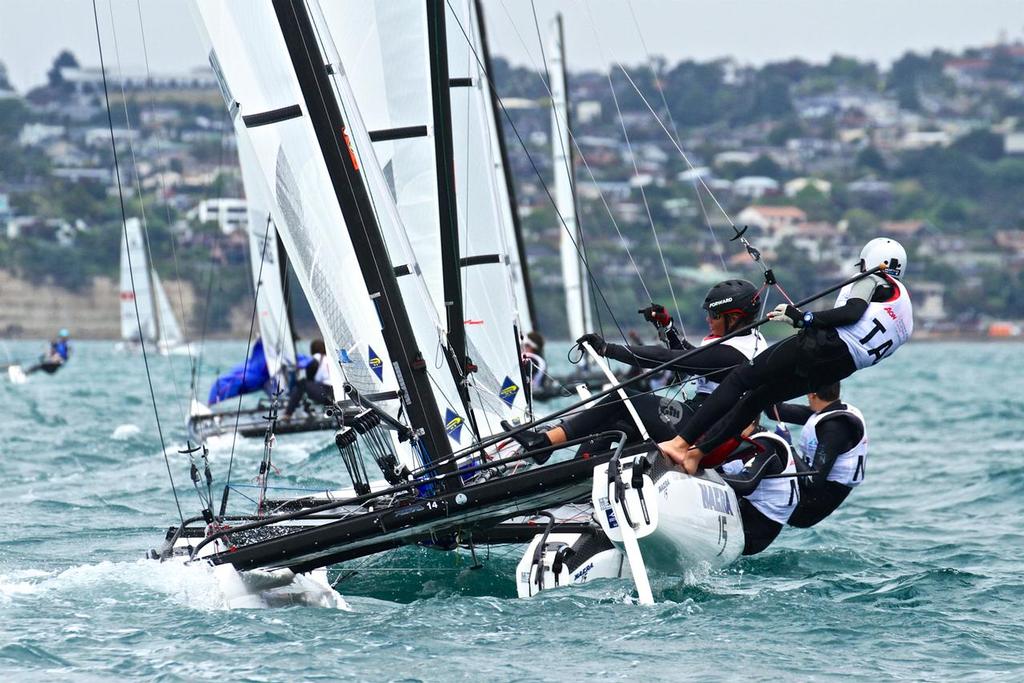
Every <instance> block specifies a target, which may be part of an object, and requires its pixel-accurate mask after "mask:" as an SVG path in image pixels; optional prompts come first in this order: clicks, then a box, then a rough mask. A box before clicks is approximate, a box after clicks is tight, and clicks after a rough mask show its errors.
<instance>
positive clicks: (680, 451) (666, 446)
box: [658, 439, 687, 467]
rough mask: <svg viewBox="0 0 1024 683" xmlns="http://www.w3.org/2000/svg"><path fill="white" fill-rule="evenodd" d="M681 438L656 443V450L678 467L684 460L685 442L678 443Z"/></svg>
mask: <svg viewBox="0 0 1024 683" xmlns="http://www.w3.org/2000/svg"><path fill="white" fill-rule="evenodd" d="M680 441H681V439H672V440H671V441H662V442H661V443H659V444H658V450H659V451H661V454H662V455H664V456H665V457H666V458H668V459H669V460H670V461H672V463H673V464H676V465H678V466H680V467H682V466H683V463H684V462H685V461H686V450H687V446H686V442H683V444H682V445H680V443H679V442H680Z"/></svg>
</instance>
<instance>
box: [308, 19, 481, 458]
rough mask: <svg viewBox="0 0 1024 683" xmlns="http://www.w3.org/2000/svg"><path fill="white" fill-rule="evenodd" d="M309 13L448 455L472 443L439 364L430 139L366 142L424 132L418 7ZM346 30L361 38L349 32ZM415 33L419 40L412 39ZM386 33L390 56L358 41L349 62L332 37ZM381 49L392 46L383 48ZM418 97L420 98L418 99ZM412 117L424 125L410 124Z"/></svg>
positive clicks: (451, 380) (426, 107)
mask: <svg viewBox="0 0 1024 683" xmlns="http://www.w3.org/2000/svg"><path fill="white" fill-rule="evenodd" d="M311 9H313V10H314V21H315V22H316V23H317V25H318V27H319V28H320V29H321V30H320V32H319V35H320V36H321V38H322V39H323V44H322V45H321V48H322V49H323V50H324V51H325V53H326V56H327V59H328V61H329V62H330V63H332V64H340V65H342V67H343V68H337V69H335V70H334V73H333V75H332V79H333V82H334V85H335V88H336V95H337V96H338V100H339V102H340V104H341V107H342V110H343V111H344V113H345V118H346V120H347V121H348V123H349V128H348V131H347V132H348V133H349V135H350V143H351V145H352V147H353V148H354V149H355V150H358V151H359V152H360V154H359V162H360V165H361V168H362V172H363V173H362V177H363V179H364V181H365V183H366V187H367V191H368V192H369V194H370V196H371V198H372V199H373V202H374V208H375V210H376V214H375V215H376V218H377V223H378V225H379V227H380V230H381V233H382V234H383V236H384V240H385V242H386V244H387V247H388V252H389V257H390V260H391V263H392V264H394V266H395V267H396V268H399V269H402V270H403V271H405V272H406V273H407V274H405V275H402V276H400V277H399V278H398V284H399V288H400V290H401V294H402V299H403V301H404V302H405V307H406V312H407V313H408V316H409V322H410V324H411V326H412V329H413V333H414V334H415V336H416V343H417V344H418V345H419V348H420V349H421V351H422V352H423V353H424V354H429V353H432V354H433V357H431V356H430V355H427V371H428V372H429V374H430V385H431V389H432V391H433V392H434V396H435V400H436V402H437V406H438V410H439V412H440V414H441V417H442V419H443V421H444V422H445V424H446V425H447V427H448V430H447V431H448V435H449V437H450V438H451V440H452V446H453V447H460V446H461V447H465V446H468V445H469V444H470V439H471V435H470V433H469V430H468V429H462V428H461V426H462V425H463V424H464V423H465V420H466V418H467V417H468V415H467V410H468V409H467V407H466V406H465V405H464V404H463V402H462V398H461V396H460V394H459V390H458V386H457V382H458V381H460V379H458V378H456V377H455V376H454V374H453V373H452V371H451V370H450V364H449V362H448V360H447V358H446V354H447V353H448V351H447V350H446V349H447V333H446V331H445V322H444V321H445V318H446V313H445V308H446V307H445V306H444V303H443V299H444V296H443V294H444V292H443V274H442V273H441V270H440V264H441V252H440V234H439V223H438V219H437V216H438V211H439V209H438V198H437V191H436V187H437V170H436V169H437V167H436V164H435V162H434V161H433V160H434V158H435V157H434V142H433V138H432V136H429V135H428V137H423V136H418V137H415V138H410V139H409V140H400V141H385V144H381V142H373V141H372V140H371V136H370V130H374V131H380V130H393V127H394V126H399V127H405V126H408V125H424V122H427V123H430V122H432V121H433V113H432V109H431V106H430V104H429V102H430V100H429V97H430V90H429V87H430V81H429V74H426V76H427V78H426V80H423V79H422V78H420V77H419V76H418V75H416V74H418V73H419V65H422V64H425V63H426V61H425V60H426V23H425V22H426V20H425V12H424V9H425V3H421V2H414V1H413V0H400V1H398V2H391V1H389V0H379V1H378V2H373V3H370V2H367V3H359V2H339V3H334V2H332V3H327V4H326V5H323V6H321V5H319V4H317V3H313V4H311ZM342 10H347V11H342ZM360 12H363V14H360ZM421 20H422V23H420V22H421ZM354 26H358V27H359V28H360V30H359V31H354V30H353V27H354ZM417 27H419V28H417ZM420 29H422V35H418V32H419V31H420ZM393 34H394V35H396V36H398V37H399V40H397V41H396V43H395V44H393V45H389V46H388V47H384V46H381V45H379V44H378V45H375V42H374V41H375V40H376V39H366V42H365V43H363V42H360V43H359V44H360V45H361V46H362V49H357V50H355V51H354V52H350V49H349V47H348V46H347V45H348V44H347V43H344V44H346V46H347V47H346V55H347V56H342V54H341V52H340V49H341V45H342V44H343V43H342V41H341V40H340V39H339V35H341V36H346V37H347V40H353V41H355V40H360V41H361V37H364V36H365V35H369V36H380V35H387V36H389V38H390V36H391V35H393ZM376 42H377V43H379V42H380V41H379V40H376ZM387 42H388V43H390V39H389V41H387ZM398 45H401V46H404V49H403V50H398V49H397V48H396V46H398ZM417 50H419V51H420V58H417V57H416V56H415V54H413V53H416V52H417ZM375 51H376V52H375ZM406 53H408V54H409V56H408V62H404V61H403V60H404V59H406V57H405V54H406ZM374 55H376V57H374ZM385 55H386V56H385ZM346 59H347V60H348V61H346ZM353 63H355V64H361V65H362V68H360V69H355V68H353V67H351V66H350V64H353ZM375 64H376V66H375ZM401 65H405V66H406V67H407V68H408V71H409V72H410V74H413V75H409V74H406V75H399V74H396V73H394V72H395V71H397V70H398V69H397V67H398V66H401ZM363 69H366V71H367V73H370V74H374V73H376V74H378V80H376V81H374V80H373V79H372V77H368V76H367V75H366V74H364V73H363ZM357 75H358V82H359V83H360V84H361V86H360V91H359V92H357V91H356V90H355V85H354V83H353V79H354V78H355V77H356V76H357ZM423 88H425V89H426V91H425V92H422V90H421V89H423ZM417 96H418V97H426V98H427V99H426V103H420V104H419V105H411V104H408V103H406V104H403V103H401V100H402V99H403V98H409V97H414V98H415V97H417ZM364 102H365V107H366V109H367V110H368V111H369V112H370V113H371V115H374V114H375V115H376V116H378V117H380V124H381V125H382V126H392V128H382V127H378V126H377V125H374V126H370V125H369V124H368V123H367V119H366V118H365V117H364V114H363V111H364ZM413 116H423V117H427V118H425V119H416V118H411V117H413ZM427 128H428V133H429V131H431V130H433V126H432V123H430V125H428V126H427ZM399 143H401V144H399ZM413 147H415V149H413ZM424 158H427V159H430V160H431V161H430V166H429V168H427V167H426V166H425V165H424V164H423V159H424ZM406 166H408V169H407V168H406ZM428 176H429V177H428ZM418 183H422V184H423V185H425V186H430V187H433V188H434V190H433V191H432V192H433V193H432V194H430V196H429V197H427V196H426V193H424V192H423V188H422V187H416V185H417V184H418ZM403 195H407V196H408V197H409V199H408V200H401V199H399V200H398V201H396V198H397V197H398V196H403ZM414 207H419V208H414ZM420 211H422V212H423V213H424V215H429V216H432V217H433V218H432V219H431V220H430V221H429V222H428V221H424V220H423V215H420V214H419V212H420ZM406 218H408V219H409V222H407V221H406ZM410 224H411V225H412V227H411V228H410V227H409V225H410ZM413 235H416V237H413ZM435 245H436V247H435ZM432 270H433V271H436V272H437V273H438V275H437V281H436V282H431V279H430V278H429V277H427V275H426V274H427V272H428V271H432ZM438 288H440V289H438Z"/></svg>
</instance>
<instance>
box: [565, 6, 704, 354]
mask: <svg viewBox="0 0 1024 683" xmlns="http://www.w3.org/2000/svg"><path fill="white" fill-rule="evenodd" d="M585 7H586V10H587V18H588V19H589V20H590V27H591V30H592V31H593V33H594V38H595V39H596V40H597V46H598V50H600V52H601V61H606V58H605V55H604V47H603V46H602V44H601V39H600V36H599V35H598V33H597V25H596V24H595V23H594V16H593V14H592V13H591V11H590V6H589V5H585ZM652 72H653V70H652ZM607 78H608V89H609V90H611V93H612V101H613V102H614V103H615V113H616V114H617V115H618V119H619V125H620V126H621V128H622V137H623V138H624V139H625V141H626V150H627V152H628V153H629V159H630V161H631V162H632V165H633V177H634V178H639V177H640V167H639V165H638V164H637V162H636V154H635V153H634V152H633V143H632V142H630V139H629V132H628V131H627V130H626V122H625V120H624V119H623V118H622V108H621V107H620V106H619V96H618V94H617V93H616V92H615V84H614V83H612V74H611V71H609V72H608V74H607ZM639 190H640V198H641V200H642V201H643V204H644V211H645V212H646V214H647V222H648V223H649V224H650V226H651V234H652V235H653V236H654V245H655V247H656V249H657V252H658V258H659V259H660V261H661V268H662V271H663V272H664V273H665V282H666V283H668V289H669V293H670V294H671V296H672V305H673V307H674V308H675V313H676V320H680V329H682V332H683V336H684V337H685V336H686V330H685V328H683V327H682V322H681V321H682V316H681V315H680V308H679V300H678V299H677V298H676V290H675V287H673V286H672V278H671V276H669V273H668V264H667V263H666V262H665V252H664V251H662V248H661V240H660V239H659V237H658V229H657V227H656V226H655V225H654V216H652V215H651V206H650V204H649V203H648V201H647V191H646V190H644V186H643V185H640V186H639ZM631 258H632V256H631ZM646 289H647V288H646V287H645V288H644V290H645V291H646ZM648 295H650V292H648ZM649 298H651V302H652V303H653V302H654V299H653V297H649Z"/></svg>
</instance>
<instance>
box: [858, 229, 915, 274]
mask: <svg viewBox="0 0 1024 683" xmlns="http://www.w3.org/2000/svg"><path fill="white" fill-rule="evenodd" d="M882 261H885V264H886V266H887V267H886V268H885V271H884V272H886V273H888V274H889V275H892V276H893V277H902V276H903V271H905V270H906V268H907V250H906V249H904V248H903V245H901V244H900V243H899V242H897V241H896V240H892V239H889V238H888V237H876V238H875V239H873V240H871V241H870V242H868V243H867V244H865V245H864V248H863V249H861V250H860V261H859V262H858V263H857V265H858V266H860V272H862V273H863V272H864V271H865V270H868V269H869V268H874V267H875V266H877V265H878V264H879V263H881V262H882Z"/></svg>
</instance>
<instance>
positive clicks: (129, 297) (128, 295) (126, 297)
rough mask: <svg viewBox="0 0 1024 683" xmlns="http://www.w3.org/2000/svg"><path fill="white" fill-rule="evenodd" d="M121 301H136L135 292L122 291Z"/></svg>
mask: <svg viewBox="0 0 1024 683" xmlns="http://www.w3.org/2000/svg"><path fill="white" fill-rule="evenodd" d="M121 301H135V292H121Z"/></svg>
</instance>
